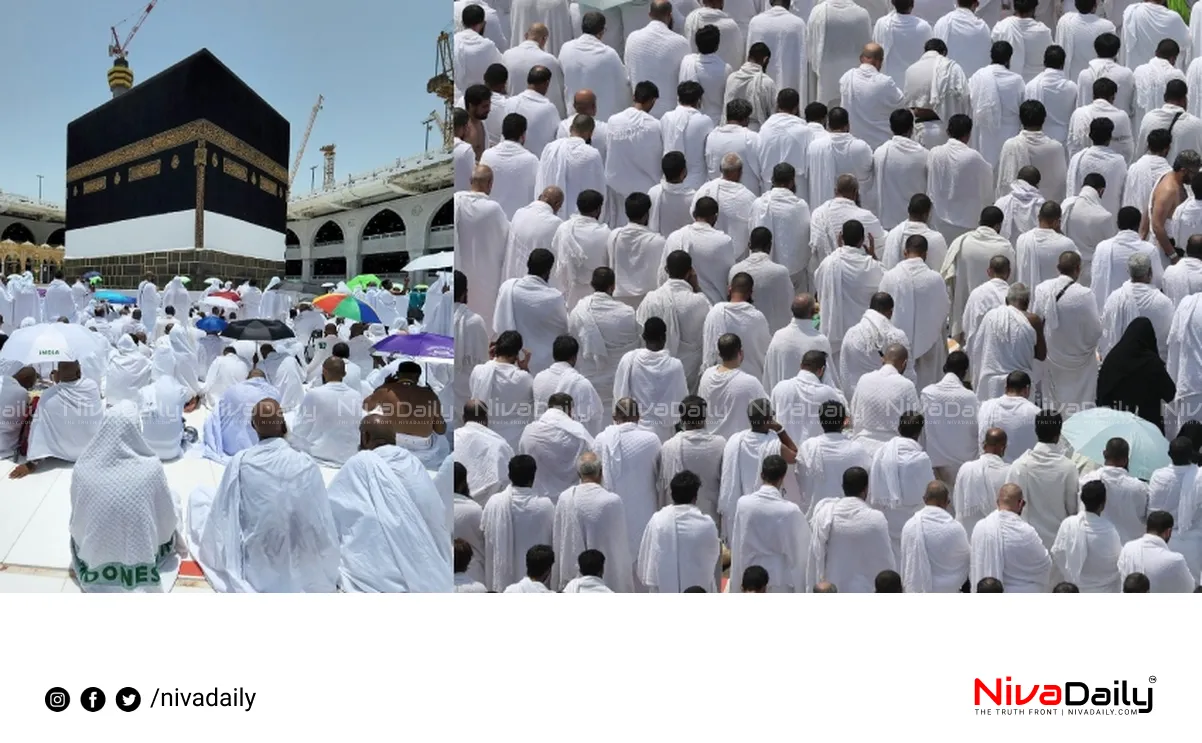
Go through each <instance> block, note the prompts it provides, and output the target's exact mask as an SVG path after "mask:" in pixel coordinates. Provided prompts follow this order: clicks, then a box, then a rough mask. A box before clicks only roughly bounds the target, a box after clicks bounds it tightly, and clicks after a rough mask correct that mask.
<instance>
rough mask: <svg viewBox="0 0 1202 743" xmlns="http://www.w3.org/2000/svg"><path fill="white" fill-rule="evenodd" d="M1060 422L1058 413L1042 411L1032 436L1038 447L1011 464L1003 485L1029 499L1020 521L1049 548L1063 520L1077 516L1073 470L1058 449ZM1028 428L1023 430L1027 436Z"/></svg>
mask: <svg viewBox="0 0 1202 743" xmlns="http://www.w3.org/2000/svg"><path fill="white" fill-rule="evenodd" d="M1062 425H1063V418H1062V417H1061V416H1060V414H1059V413H1055V412H1050V411H1045V412H1040V413H1038V414H1037V415H1036V416H1035V423H1034V426H1033V428H1034V434H1035V439H1036V440H1037V443H1036V444H1035V445H1034V446H1033V447H1032V448H1031V449H1030V450H1029V451H1027V452H1025V453H1023V454H1022V456H1020V457H1017V458H1016V459H1014V460H1013V464H1011V466H1010V470H1009V473H1008V474H1007V476H1006V482H1011V483H1014V484H1016V485H1018V486H1019V487H1020V488H1022V490H1023V492H1024V493H1027V494H1029V495H1030V498H1031V500H1030V502H1028V503H1027V504H1026V506H1027V508H1026V509H1025V510H1024V511H1023V514H1022V517H1023V520H1025V521H1026V522H1028V523H1030V524H1031V525H1032V526H1033V527H1034V528H1035V531H1036V533H1037V534H1038V535H1039V538H1040V540H1041V541H1042V542H1043V545H1044V547H1048V548H1050V547H1051V546H1052V544H1053V543H1054V541H1055V539H1056V533H1057V531H1058V530H1059V529H1060V525H1061V523H1062V522H1063V521H1064V519H1065V518H1067V517H1069V516H1072V515H1073V514H1075V513H1077V510H1078V507H1077V506H1078V504H1077V472H1076V466H1075V465H1074V464H1073V462H1072V461H1071V460H1070V459H1069V458H1068V457H1066V456H1065V455H1064V454H1063V452H1062V451H1061V447H1060V430H1061V427H1062ZM1030 428H1031V427H1030V424H1029V423H1028V424H1026V425H1024V427H1023V429H1024V430H1023V432H1024V434H1026V433H1027V432H1028V431H1029V430H1030Z"/></svg>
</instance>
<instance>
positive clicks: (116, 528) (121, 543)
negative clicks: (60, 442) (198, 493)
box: [69, 402, 186, 593]
mask: <svg viewBox="0 0 1202 743" xmlns="http://www.w3.org/2000/svg"><path fill="white" fill-rule="evenodd" d="M140 428H141V423H140V421H139V417H138V412H137V409H136V408H135V407H134V405H133V404H132V403H129V402H125V403H121V404H119V405H117V406H115V407H114V408H113V409H112V410H110V411H109V412H108V413H107V414H106V415H105V416H104V422H103V423H102V424H101V425H100V428H99V429H98V430H97V431H96V436H95V438H93V439H92V441H91V443H89V444H88V446H87V447H86V448H85V449H84V451H83V454H81V455H80V457H79V460H78V461H76V463H75V472H74V476H73V477H72V478H71V518H70V522H69V523H70V532H71V555H72V558H73V559H72V564H73V567H74V570H75V575H76V579H77V580H78V582H79V586H80V588H81V590H83V592H84V593H126V592H136V593H163V592H166V591H170V590H171V587H172V583H174V576H173V575H171V576H170V577H168V574H171V573H175V572H176V571H177V570H178V565H179V555H180V554H181V553H183V552H185V550H186V547H185V545H184V540H183V539H182V538H181V537H180V535H179V532H178V531H177V529H178V518H177V513H176V502H175V496H174V495H173V494H172V492H171V488H170V486H169V485H168V483H167V475H166V473H164V472H163V465H162V463H160V462H159V458H158V457H157V456H155V454H154V452H152V451H151V450H150V447H149V446H148V445H147V444H146V441H145V440H144V439H143V438H142V433H141V430H140ZM165 579H166V580H165Z"/></svg>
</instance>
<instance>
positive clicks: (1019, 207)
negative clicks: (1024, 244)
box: [994, 180, 1047, 263]
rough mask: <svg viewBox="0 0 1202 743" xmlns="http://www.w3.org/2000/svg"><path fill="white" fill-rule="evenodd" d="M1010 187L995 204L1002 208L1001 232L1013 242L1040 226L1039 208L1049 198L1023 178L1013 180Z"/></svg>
mask: <svg viewBox="0 0 1202 743" xmlns="http://www.w3.org/2000/svg"><path fill="white" fill-rule="evenodd" d="M1008 189H1009V193H1006V195H1004V196H1001V197H1000V198H998V200H997V202H995V204H994V205H995V206H996V207H997V208H998V209H1001V210H1002V230H1001V233H1000V234H1001V236H1002V237H1004V238H1005V239H1006V240H1007V241H1009V242H1010V243H1012V244H1013V243H1014V242H1015V241H1017V240H1018V236H1019V235H1021V234H1023V233H1024V232H1027V231H1028V230H1033V229H1035V228H1036V227H1038V226H1039V209H1040V207H1042V206H1043V204H1044V202H1045V201H1047V198H1046V197H1044V195H1043V194H1042V193H1041V192H1040V191H1039V189H1038V188H1036V187H1034V186H1032V185H1031V184H1030V183H1027V182H1026V181H1022V180H1016V181H1013V182H1011V183H1010V185H1009V187H1008ZM1011 263H1013V260H1012V261H1011Z"/></svg>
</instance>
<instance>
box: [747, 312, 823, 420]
mask: <svg viewBox="0 0 1202 743" xmlns="http://www.w3.org/2000/svg"><path fill="white" fill-rule="evenodd" d="M789 310H790V313H791V315H792V320H791V322H790V323H789V324H788V325H786V326H784V327H783V328H781V329H780V330H778V331H776V332H775V333H773V334H772V340H771V341H770V342H769V343H768V353H767V354H766V355H765V357H764V378H763V383H764V389H766V390H775V388H776V385H778V384H780V383H781V382H782V381H784V380H786V379H790V378H792V377H793V376H794V375H795V374H796V373H797V369H799V368H800V367H801V363H802V359H804V358H805V355H806V354H807V353H808V352H810V351H821V352H823V353H825V354H826V355H827V356H830V353H831V343H830V341H829V340H827V337H826V336H825V335H823V334H822V333H820V332H818V328H817V327H815V325H814V314H815V313H816V312H817V303H816V302H815V301H814V296H813V295H812V294H799V295H797V296H796V297H794V298H793V301H792V302H791V304H790V307H789ZM825 364H826V362H825V359H824V361H823V366H824V367H825ZM837 378H838V375H837V374H836V373H835V370H834V369H830V370H829V373H826V374H824V376H823V377H822V379H823V381H824V382H826V383H828V384H831V385H832V386H834V384H835V383H836V382H837ZM773 394H775V393H773ZM778 409H779V407H778Z"/></svg>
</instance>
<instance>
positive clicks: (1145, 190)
mask: <svg viewBox="0 0 1202 743" xmlns="http://www.w3.org/2000/svg"><path fill="white" fill-rule="evenodd" d="M1172 170H1173V166H1171V165H1169V161H1168V160H1166V159H1164V158H1163V157H1161V156H1160V155H1153V154H1151V153H1148V154H1146V155H1144V156H1143V157H1141V158H1139V159H1138V160H1136V161H1135V162H1134V163H1132V165H1131V167H1130V169H1128V170H1127V180H1126V181H1125V182H1124V183H1123V206H1133V207H1135V208H1136V209H1139V210H1140V212H1141V213H1143V214H1147V213H1148V206H1149V205H1150V204H1151V203H1152V190H1153V189H1155V188H1156V184H1157V183H1160V179H1161V178H1163V177H1164V176H1165V175H1167V174H1168V173H1171V172H1172ZM1116 216H1117V213H1116ZM1157 263H1158V261H1152V265H1153V266H1155V265H1156V264H1157Z"/></svg>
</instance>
